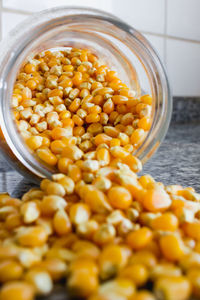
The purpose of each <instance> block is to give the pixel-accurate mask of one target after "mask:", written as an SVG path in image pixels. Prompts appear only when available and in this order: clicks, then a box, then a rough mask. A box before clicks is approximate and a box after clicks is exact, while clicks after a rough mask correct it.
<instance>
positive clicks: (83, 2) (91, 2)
mask: <svg viewBox="0 0 200 300" xmlns="http://www.w3.org/2000/svg"><path fill="white" fill-rule="evenodd" d="M2 1H3V6H4V7H7V8H11V9H15V8H18V9H21V10H23V11H27V12H36V11H40V10H42V9H47V8H51V7H56V6H64V5H67V6H72V5H73V6H87V7H93V8H98V9H104V10H105V8H106V10H107V11H110V12H111V11H112V0H2Z"/></svg>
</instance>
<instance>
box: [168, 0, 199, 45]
mask: <svg viewBox="0 0 200 300" xmlns="http://www.w3.org/2000/svg"><path fill="white" fill-rule="evenodd" d="M167 33H168V34H169V35H172V36H175V37H182V38H185V39H190V40H191V39H192V40H197V41H200V1H199V0H167Z"/></svg>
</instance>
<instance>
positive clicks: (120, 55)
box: [0, 7, 172, 181]
mask: <svg viewBox="0 0 200 300" xmlns="http://www.w3.org/2000/svg"><path fill="white" fill-rule="evenodd" d="M70 46H71V47H76V48H89V49H91V50H92V52H94V53H95V54H96V55H97V56H98V57H99V58H100V59H101V60H102V61H103V62H104V63H105V64H107V65H108V66H109V67H111V68H112V69H114V70H116V71H117V72H118V74H119V78H121V79H122V81H123V82H124V83H126V84H127V86H128V87H130V88H131V89H133V90H135V91H136V96H140V94H141V93H142V91H145V93H147V94H151V95H152V98H153V111H152V120H153V122H152V126H151V130H150V131H149V133H148V135H147V137H146V139H145V140H144V142H143V143H142V145H141V146H140V147H139V148H138V149H137V151H136V153H135V155H136V156H137V157H138V158H139V159H141V161H142V162H143V163H145V162H146V161H147V160H148V159H149V158H150V157H151V156H152V154H153V153H154V152H155V151H156V150H157V148H158V147H159V145H160V143H161V142H162V140H163V139H164V136H165V134H166V132H167V129H168V126H169V122H170V118H171V111H172V99H171V94H170V88H169V83H168V79H167V75H166V72H165V69H164V67H163V65H162V63H161V61H160V59H159V57H158V55H157V53H156V52H155V50H154V49H153V48H152V46H151V45H150V43H149V42H148V41H147V40H146V38H145V37H144V36H143V35H142V34H141V33H139V32H138V31H136V30H135V29H134V28H132V27H130V26H129V25H127V24H126V23H124V22H123V21H121V20H120V19H118V18H116V17H115V16H113V15H111V14H108V13H105V12H102V11H99V10H95V9H88V8H87V9H86V8H74V7H59V8H53V9H50V10H45V11H42V12H40V13H37V14H35V15H33V16H32V17H30V18H28V19H27V20H26V21H25V22H23V23H21V24H20V25H18V26H17V27H16V28H15V29H14V30H13V31H12V32H11V33H10V34H9V35H8V37H7V38H6V39H5V40H3V41H2V42H1V46H0V49H1V50H0V63H1V69H0V86H1V89H0V126H1V139H0V146H1V151H2V153H3V155H4V156H5V158H6V160H7V161H8V163H10V164H11V165H12V166H14V168H15V169H17V170H18V171H20V172H21V173H23V175H26V176H29V177H30V179H31V180H33V181H35V180H38V179H41V178H43V177H49V176H51V174H52V172H55V170H52V169H49V168H47V167H45V166H44V165H42V164H40V163H39V161H38V160H36V159H35V158H34V156H33V155H32V154H31V153H30V152H29V150H28V148H27V147H26V146H25V145H24V142H23V140H22V138H21V136H20V135H19V133H18V131H17V128H16V125H15V121H14V119H13V115H12V113H11V101H10V99H11V96H12V89H13V85H14V82H15V80H16V76H17V73H18V71H19V68H20V66H21V64H22V63H23V62H24V61H25V60H26V59H27V57H31V56H34V55H35V54H36V53H38V52H41V51H43V50H46V49H51V48H62V47H70Z"/></svg>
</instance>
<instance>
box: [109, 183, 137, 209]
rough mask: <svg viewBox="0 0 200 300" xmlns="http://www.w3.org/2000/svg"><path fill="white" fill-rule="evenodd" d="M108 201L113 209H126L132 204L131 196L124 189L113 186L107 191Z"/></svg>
mask: <svg viewBox="0 0 200 300" xmlns="http://www.w3.org/2000/svg"><path fill="white" fill-rule="evenodd" d="M108 200H109V203H110V204H111V206H112V207H114V208H119V209H127V208H128V207H129V206H130V205H131V203H132V196H131V193H130V192H129V191H128V190H127V189H126V188H124V187H121V186H114V187H112V188H111V189H110V190H109V191H108Z"/></svg>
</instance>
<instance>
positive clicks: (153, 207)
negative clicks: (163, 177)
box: [142, 188, 171, 212]
mask: <svg viewBox="0 0 200 300" xmlns="http://www.w3.org/2000/svg"><path fill="white" fill-rule="evenodd" d="M142 203H143V206H144V208H145V209H147V210H148V211H151V212H156V211H164V210H166V209H168V208H169V207H170V205H171V199H170V197H169V195H168V194H167V193H166V192H165V191H164V190H163V189H158V188H157V189H156V188H154V189H149V190H147V191H146V192H145V195H144V198H143V200H142Z"/></svg>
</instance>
